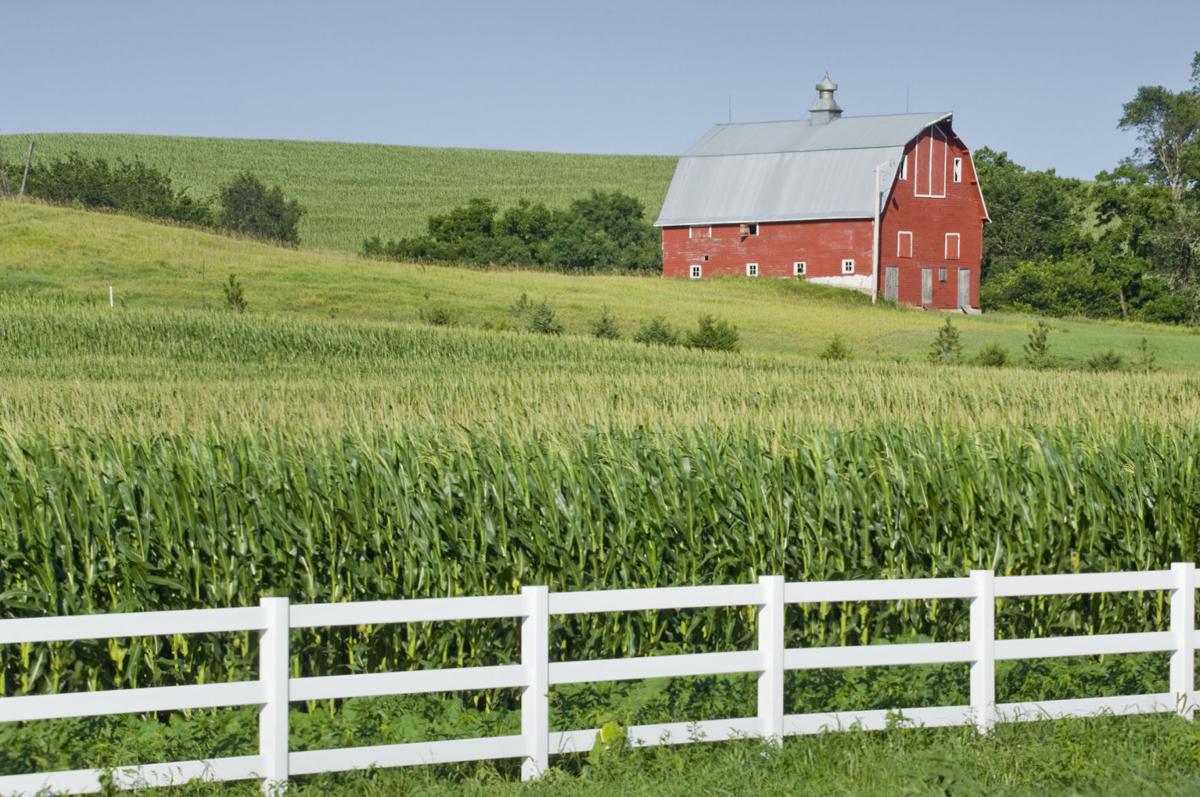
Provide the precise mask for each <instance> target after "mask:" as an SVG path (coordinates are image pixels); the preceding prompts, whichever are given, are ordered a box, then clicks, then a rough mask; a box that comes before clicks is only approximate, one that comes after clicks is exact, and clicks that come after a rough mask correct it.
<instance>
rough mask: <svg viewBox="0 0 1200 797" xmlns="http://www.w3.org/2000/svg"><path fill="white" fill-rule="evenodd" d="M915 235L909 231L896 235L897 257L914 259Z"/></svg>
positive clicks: (901, 231) (902, 231)
mask: <svg viewBox="0 0 1200 797" xmlns="http://www.w3.org/2000/svg"><path fill="white" fill-rule="evenodd" d="M912 252H913V234H912V233H911V232H910V231H908V230H900V231H899V232H897V233H896V257H912Z"/></svg>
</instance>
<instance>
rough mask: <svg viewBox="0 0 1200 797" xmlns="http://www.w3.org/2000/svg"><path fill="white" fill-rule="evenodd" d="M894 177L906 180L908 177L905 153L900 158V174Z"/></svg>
mask: <svg viewBox="0 0 1200 797" xmlns="http://www.w3.org/2000/svg"><path fill="white" fill-rule="evenodd" d="M896 179H898V180H907V179H908V156H907V155H905V156H904V157H903V158H901V159H900V174H899V175H898V176H897V178H896Z"/></svg>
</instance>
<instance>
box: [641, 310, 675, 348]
mask: <svg viewBox="0 0 1200 797" xmlns="http://www.w3.org/2000/svg"><path fill="white" fill-rule="evenodd" d="M633 339H634V341H636V342H637V343H644V344H646V345H647V346H678V345H679V330H677V329H675V327H673V326H671V325H670V324H668V323H667V320H666V319H665V318H663V317H662V316H655V317H654V318H651V319H650V320H649V321H646V322H645V323H643V324H642V325H641V326H640V327H638V331H637V332H635V333H634V335H633Z"/></svg>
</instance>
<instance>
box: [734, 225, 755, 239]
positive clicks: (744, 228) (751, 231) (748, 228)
mask: <svg viewBox="0 0 1200 797" xmlns="http://www.w3.org/2000/svg"><path fill="white" fill-rule="evenodd" d="M738 232H739V234H740V235H741V236H742V237H743V238H745V237H747V236H750V235H758V225H757V224H743V225H741V227H740V228H739V230H738Z"/></svg>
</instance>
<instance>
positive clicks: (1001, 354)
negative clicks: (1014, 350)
mask: <svg viewBox="0 0 1200 797" xmlns="http://www.w3.org/2000/svg"><path fill="white" fill-rule="evenodd" d="M1011 360H1012V358H1011V357H1009V354H1008V349H1006V348H1004V347H1003V346H1001V345H1000V344H999V343H989V344H988V345H986V346H984V347H983V348H982V349H980V350H979V353H978V354H976V355H975V364H976V365H982V366H985V367H988V368H1004V367H1007V366H1008V364H1009V363H1010V362H1011Z"/></svg>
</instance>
